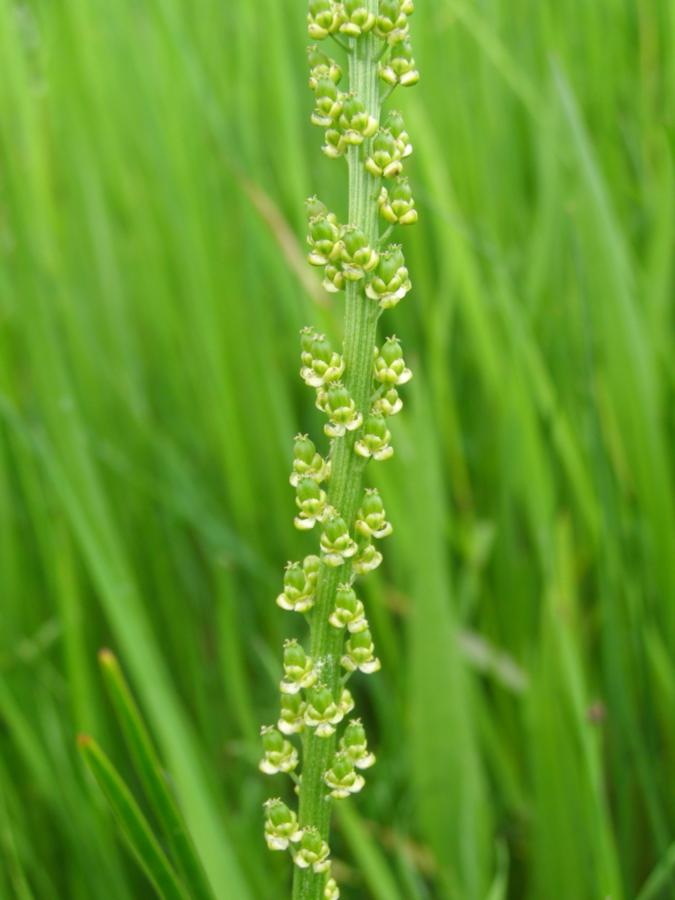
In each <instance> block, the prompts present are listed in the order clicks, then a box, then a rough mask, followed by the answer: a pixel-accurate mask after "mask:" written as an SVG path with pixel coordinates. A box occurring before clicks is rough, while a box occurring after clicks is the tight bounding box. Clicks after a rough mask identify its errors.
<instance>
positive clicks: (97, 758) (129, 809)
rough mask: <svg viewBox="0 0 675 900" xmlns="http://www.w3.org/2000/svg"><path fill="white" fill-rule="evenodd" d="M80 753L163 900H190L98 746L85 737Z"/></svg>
mask: <svg viewBox="0 0 675 900" xmlns="http://www.w3.org/2000/svg"><path fill="white" fill-rule="evenodd" d="M77 743H78V746H79V748H80V752H81V753H82V756H83V757H84V761H85V762H86V764H87V766H88V767H89V770H90V772H91V773H92V775H93V776H94V778H95V779H96V782H97V784H98V786H99V787H100V788H101V790H102V791H103V793H104V794H105V796H106V798H107V800H108V803H109V804H110V806H111V808H112V810H113V812H114V814H115V816H116V818H117V820H118V821H119V824H120V827H121V829H122V832H123V834H124V836H125V837H126V839H127V841H128V843H129V847H130V848H131V851H132V852H133V854H134V856H135V857H136V859H137V860H138V863H139V865H140V866H141V868H142V869H143V871H144V872H145V874H146V875H147V877H148V879H149V880H150V881H151V882H152V885H153V887H154V888H155V890H156V892H157V894H158V896H159V897H161V898H162V900H187V898H188V895H187V894H186V893H185V891H184V890H183V888H182V886H181V884H180V882H179V881H178V878H177V877H176V873H175V872H174V871H173V869H172V868H171V865H170V863H169V861H168V859H167V858H166V855H165V854H164V852H163V850H162V848H161V847H160V846H159V844H158V843H157V840H156V839H155V837H154V835H153V833H152V831H151V830H150V826H149V825H148V822H147V820H146V818H145V816H144V815H143V813H142V812H141V810H140V809H139V807H138V804H137V803H136V801H135V800H134V798H133V797H132V796H131V792H130V791H129V789H128V788H127V786H126V785H125V783H124V782H123V781H122V779H121V778H120V776H119V774H118V773H117V771H116V769H115V767H114V766H113V765H112V763H111V762H110V760H109V759H108V757H107V756H106V755H105V753H104V752H103V751H102V750H101V748H100V747H99V746H98V744H97V743H96V742H95V741H94V740H93V739H92V738H90V737H89V736H88V735H86V734H82V735H80V736H79V737H78V739H77Z"/></svg>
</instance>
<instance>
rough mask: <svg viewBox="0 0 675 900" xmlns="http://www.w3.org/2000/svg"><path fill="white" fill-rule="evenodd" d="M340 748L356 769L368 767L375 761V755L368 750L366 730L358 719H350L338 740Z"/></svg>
mask: <svg viewBox="0 0 675 900" xmlns="http://www.w3.org/2000/svg"><path fill="white" fill-rule="evenodd" d="M340 749H341V751H342V752H343V753H346V754H347V756H349V758H350V759H351V760H352V762H353V763H354V765H355V766H356V767H357V768H358V769H369V768H370V766H372V765H374V763H375V756H374V754H373V753H370V752H369V751H368V741H367V739H366V731H365V728H364V727H363V725H362V724H361V720H360V719H352V721H351V722H350V723H349V725H347V727H346V728H345V730H344V734H343V735H342V739H341V740H340Z"/></svg>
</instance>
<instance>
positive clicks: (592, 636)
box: [0, 0, 675, 900]
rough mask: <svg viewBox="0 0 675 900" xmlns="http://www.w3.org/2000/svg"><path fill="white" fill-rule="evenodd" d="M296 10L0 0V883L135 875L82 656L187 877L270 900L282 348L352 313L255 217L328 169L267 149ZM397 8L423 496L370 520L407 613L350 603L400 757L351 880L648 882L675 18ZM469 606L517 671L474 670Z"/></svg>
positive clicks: (402, 467) (660, 765) (412, 477)
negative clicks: (80, 744) (109, 662)
mask: <svg viewBox="0 0 675 900" xmlns="http://www.w3.org/2000/svg"><path fill="white" fill-rule="evenodd" d="M293 19H294V17H289V16H286V15H285V11H284V8H283V6H282V5H281V4H278V3H274V2H273V0H258V2H256V3H253V2H251V0H245V2H244V0H242V2H240V3H237V4H230V5H226V6H223V5H222V4H218V3H216V2H215V0H205V2H204V3H203V4H201V5H200V8H199V15H195V13H194V10H193V9H192V7H189V6H187V5H185V4H181V3H178V2H175V0H150V2H148V3H146V4H144V5H142V6H139V5H138V4H136V3H133V2H131V0H120V2H118V3H115V4H112V5H111V4H103V3H102V0H87V2H85V0H64V2H62V3H59V4H52V3H46V2H41V0H34V2H30V3H17V2H15V0H0V60H2V63H1V65H2V78H0V320H1V322H2V331H1V333H0V341H1V342H2V343H1V350H0V417H1V422H2V424H1V426H0V509H1V510H2V516H3V527H2V529H0V571H1V572H2V579H3V616H2V624H1V625H0V670H1V678H0V720H1V722H2V732H1V733H0V742H1V743H0V748H1V749H0V846H1V848H2V849H1V851H0V852H1V853H2V857H3V860H7V864H6V865H3V866H2V867H0V895H2V896H3V897H4V896H8V897H19V898H21V900H26V898H36V900H37V898H39V900H60V898H63V897H64V896H67V897H69V898H73V900H85V898H86V900H97V898H100V900H109V898H110V897H111V896H115V897H126V896H137V897H142V896H146V895H147V891H146V886H145V882H144V881H142V880H141V879H140V877H139V876H138V875H137V873H136V872H135V870H134V868H133V867H132V866H129V865H128V864H127V862H126V860H125V858H124V857H123V855H122V854H120V853H119V851H118V849H117V846H116V844H115V841H114V838H113V831H112V828H111V825H110V823H109V821H108V818H107V816H106V815H105V814H104V813H103V812H102V811H100V810H99V809H98V808H93V807H92V803H91V794H90V790H89V787H88V786H87V785H86V784H85V782H84V780H83V777H82V772H81V769H80V767H79V766H78V760H77V759H76V758H75V754H74V752H73V749H72V735H73V734H74V733H75V732H76V731H79V730H85V731H90V732H94V733H96V735H97V736H99V735H100V740H101V743H102V744H104V745H105V746H106V748H110V752H111V754H112V753H113V751H114V748H115V746H116V742H115V740H114V739H112V738H111V736H110V735H109V734H107V731H108V729H109V726H110V721H111V719H110V710H109V709H108V707H107V705H106V703H105V702H104V698H103V695H102V693H101V691H100V688H99V686H98V684H97V682H96V679H95V677H94V672H93V663H92V654H93V651H94V650H95V648H96V647H98V646H101V645H102V644H104V643H113V644H114V646H115V647H116V649H118V650H119V652H120V654H121V655H122V656H123V658H124V660H125V663H126V665H127V666H128V669H129V673H130V675H131V679H132V682H133V685H134V688H135V691H136V692H137V694H138V696H139V700H140V701H141V705H142V707H143V709H144V710H145V713H146V715H147V717H148V719H149V720H150V724H151V725H152V728H153V731H154V732H155V734H156V736H157V740H158V743H159V745H160V750H161V754H162V756H163V757H164V758H165V759H166V761H167V764H168V766H169V768H170V770H171V771H172V772H173V773H174V776H175V790H176V795H177V798H178V800H179V801H180V803H181V806H182V808H183V810H184V813H185V817H186V820H187V823H188V827H189V829H190V831H191V833H192V834H193V835H194V838H195V843H196V844H197V846H198V847H199V851H200V854H201V857H202V862H203V864H204V867H205V869H206V871H207V874H208V876H209V880H210V882H211V884H212V885H213V888H214V891H215V892H216V894H217V896H218V897H231V896H232V895H233V893H232V892H233V890H234V894H235V895H236V896H237V897H238V898H246V897H248V896H250V897H256V898H258V897H260V898H269V900H273V898H275V897H278V896H280V893H282V892H283V891H284V890H285V888H284V887H283V885H284V883H285V882H284V878H285V867H284V870H283V871H282V868H278V869H277V868H275V867H274V864H270V862H269V860H268V858H267V856H266V855H265V854H266V850H265V848H264V844H263V842H262V840H261V838H260V804H261V802H262V799H263V796H262V794H261V791H262V787H261V786H260V785H259V781H258V777H257V775H256V773H255V757H254V749H253V746H252V743H251V730H252V728H251V723H252V722H253V721H255V719H257V718H258V714H257V712H256V710H257V709H258V710H259V709H260V707H261V705H262V703H263V698H265V697H269V696H270V694H271V693H272V692H270V690H269V685H270V684H271V683H272V681H273V680H276V678H277V675H278V672H277V671H276V670H275V669H274V665H275V663H273V662H270V659H273V657H272V656H271V654H270V648H276V647H277V646H278V645H279V643H280V641H281V638H282V635H281V633H280V627H281V622H280V620H279V617H278V616H276V614H273V613H272V612H271V611H272V610H273V605H272V599H271V598H273V596H274V592H275V590H276V589H277V585H276V582H275V579H274V577H273V576H270V572H275V571H276V569H277V567H278V565H279V562H280V561H281V562H282V561H283V560H285V559H288V558H296V557H297V556H298V555H299V553H298V547H299V544H298V543H297V540H298V539H296V538H291V537H289V534H288V529H287V527H286V522H287V516H288V512H289V509H290V507H291V498H290V497H289V496H288V494H287V492H286V491H285V490H284V487H283V486H284V482H285V473H286V470H287V465H286V461H287V460H286V458H285V454H287V451H288V444H287V436H288V435H289V434H292V433H294V432H295V431H297V430H298V425H299V424H300V425H304V424H306V423H307V424H308V423H309V418H310V417H311V416H312V412H311V411H310V410H309V408H308V404H307V398H306V396H304V395H302V397H301V395H300V394H299V393H298V394H296V393H295V392H294V391H295V388H294V387H293V386H294V385H295V380H294V378H293V375H292V373H291V372H290V371H289V370H288V363H287V360H291V359H293V358H294V353H295V338H294V335H295V333H296V331H297V328H299V327H300V325H301V324H302V323H303V322H304V321H305V320H306V319H308V318H316V317H319V318H322V319H325V322H326V323H327V324H330V323H331V322H334V321H335V320H336V318H339V316H340V314H341V313H340V309H339V306H328V307H325V308H321V309H318V308H317V309H313V310H312V314H311V316H309V317H308V316H307V309H308V307H309V305H310V304H311V303H312V299H311V296H310V294H309V293H308V292H307V291H306V290H305V289H304V288H303V285H302V284H301V283H300V282H299V280H298V278H297V275H296V273H295V270H294V268H293V266H292V264H290V261H289V259H287V258H286V256H285V255H284V254H289V253H292V251H290V250H289V246H288V242H287V241H286V244H285V245H281V244H280V243H279V242H278V241H277V239H276V236H275V232H274V230H270V227H269V217H268V219H267V220H266V219H265V218H264V216H263V217H261V214H260V209H261V208H262V209H268V210H269V209H270V208H271V209H273V210H276V212H277V214H278V215H279V216H281V217H282V219H283V220H284V221H285V222H286V223H287V225H288V227H289V228H290V229H292V231H293V232H295V234H297V235H298V236H300V235H301V234H302V230H303V226H302V208H301V202H300V198H303V197H304V196H306V195H307V194H308V193H310V192H311V191H310V187H309V183H310V182H311V183H312V184H315V183H317V181H319V180H321V181H322V182H323V183H327V182H328V180H329V178H330V174H329V172H330V167H327V169H326V173H325V174H324V173H323V172H321V173H320V177H318V176H317V173H316V172H314V171H312V168H313V167H315V166H316V165H317V163H316V162H315V159H316V149H317V146H316V135H315V134H313V133H310V129H309V126H308V128H307V131H306V132H305V133H298V131H297V123H298V122H299V121H301V120H302V114H301V111H300V110H299V109H298V105H299V103H300V102H301V101H300V99H299V98H302V97H304V93H303V90H304V89H303V87H302V85H303V83H304V79H305V70H304V66H303V65H302V46H303V41H304V35H303V34H302V33H301V29H296V28H295V23H294V21H293ZM415 25H416V51H417V52H416V56H417V59H418V63H419V67H420V70H422V71H423V72H424V80H423V82H422V84H421V86H420V88H419V90H418V93H417V97H416V98H415V104H414V105H413V106H411V109H410V110H404V112H405V114H406V116H408V117H409V119H410V130H411V132H412V133H414V134H415V135H416V138H417V140H416V148H417V153H416V157H414V165H415V166H416V171H415V172H414V174H413V176H412V177H413V180H414V182H415V183H416V184H417V185H419V186H420V190H418V191H417V197H418V205H419V206H420V212H421V216H420V219H421V223H422V224H421V225H420V227H419V229H418V230H417V233H416V234H413V235H411V236H410V237H409V238H408V239H407V241H408V242H407V245H406V254H407V256H408V259H409V265H410V269H411V271H414V272H415V275H416V284H415V289H416V290H415V293H416V297H417V298H418V300H417V303H416V304H415V305H414V306H413V305H410V306H409V307H408V309H407V310H403V311H402V313H401V318H402V320H403V321H402V324H401V327H400V329H399V326H398V324H397V331H400V333H401V335H402V337H403V339H404V340H406V339H407V341H408V345H409V346H413V345H414V346H417V347H419V348H420V356H421V358H422V359H423V360H424V362H425V366H424V367H421V366H419V365H416V366H415V369H416V373H417V377H416V382H414V383H416V385H417V390H416V397H417V399H416V401H415V402H414V406H415V409H414V412H409V413H407V414H406V415H407V416H408V418H407V420H406V421H404V422H402V423H399V424H398V434H397V435H396V440H397V445H398V446H400V448H401V449H400V452H399V454H398V457H397V461H395V462H394V463H392V465H393V468H392V469H391V470H390V471H389V473H388V474H387V473H384V474H382V476H381V478H382V487H383V490H386V492H387V496H388V497H389V496H391V497H394V496H396V495H397V493H398V489H397V487H396V486H395V485H394V484H393V483H392V484H387V482H394V481H397V482H400V483H410V484H412V485H413V487H412V489H411V495H410V497H409V498H407V499H406V500H405V501H401V502H402V503H403V502H405V507H404V508H402V509H401V510H398V511H397V510H396V509H394V508H393V507H392V509H391V517H392V519H394V521H397V522H400V521H402V520H403V518H404V517H405V516H409V519H410V525H409V526H408V527H407V528H406V527H405V526H404V527H403V528H399V531H398V536H397V537H396V536H395V538H394V539H395V540H396V541H397V546H396V550H395V552H392V553H391V554H390V557H391V562H390V565H392V566H395V571H393V570H390V571H391V576H392V578H391V583H395V584H396V585H397V586H399V587H401V588H402V589H403V591H404V592H403V595H401V594H399V593H395V592H394V591H393V590H392V589H391V587H390V582H389V579H388V577H387V573H386V572H385V574H384V575H383V577H382V578H381V579H380V581H379V582H378V584H377V586H375V587H373V588H372V597H371V598H370V600H371V601H372V603H371V605H372V607H373V609H374V612H373V617H372V618H373V626H374V636H375V640H376V642H377V643H378V645H379V646H380V647H382V655H383V660H382V661H383V675H382V680H381V682H380V683H379V685H373V686H372V687H371V686H369V688H368V693H367V694H366V695H365V696H364V698H363V703H364V704H367V705H368V708H369V710H370V713H369V719H370V725H369V727H371V728H372V729H374V730H377V732H378V733H379V736H380V739H379V741H378V743H379V746H380V753H379V756H380V759H381V760H385V759H388V760H389V763H387V766H386V767H384V766H381V767H380V768H379V771H378V773H377V779H375V778H374V779H373V784H372V789H371V790H369V791H368V793H367V796H365V795H364V804H363V805H360V807H359V810H358V812H357V811H354V810H350V812H349V813H348V814H347V816H348V818H346V819H345V822H344V823H343V824H342V827H341V830H340V834H341V836H342V839H343V840H344V841H345V842H346V844H349V843H350V842H351V841H354V840H356V841H357V843H358V846H359V847H365V850H364V851H363V852H364V853H365V854H366V861H365V862H364V861H360V862H359V865H360V866H361V867H362V870H363V873H364V876H365V881H364V880H359V877H358V876H357V875H356V874H355V873H353V872H350V871H349V870H347V871H346V872H344V873H343V875H344V876H345V877H343V878H342V881H343V882H344V884H345V885H346V888H345V895H346V896H349V895H350V893H351V894H352V895H353V896H354V897H361V896H363V897H368V896H371V895H372V896H375V897H383V896H388V894H387V890H388V888H387V885H391V883H392V882H393V883H394V884H396V885H397V886H398V889H399V892H400V895H401V897H402V898H408V897H410V898H415V900H418V898H419V900H428V898H453V900H459V898H461V900H474V898H475V900H483V898H484V897H487V896H488V892H490V893H489V897H490V900H492V898H494V897H496V896H512V897H518V898H520V897H528V898H532V900H534V898H537V900H539V898H546V897H549V896H552V894H553V893H554V894H555V896H557V897H564V898H574V900H586V898H587V900H597V898H598V897H605V896H611V897H612V900H621V898H626V900H627V898H630V897H634V896H637V895H638V894H639V892H640V890H642V888H643V886H644V890H643V894H642V896H643V897H649V898H650V900H656V898H665V897H667V896H669V895H670V894H672V892H673V890H675V881H674V877H675V876H674V872H675V867H674V866H673V854H672V836H673V831H674V829H675V796H674V793H673V783H672V771H673V766H674V765H675V719H674V717H673V708H675V707H674V704H675V689H674V688H673V685H674V684H675V672H674V665H673V654H672V648H673V646H675V602H674V601H675V554H673V546H674V545H675V528H674V518H675V513H674V510H673V504H674V501H673V466H672V461H673V457H672V440H673V416H672V409H673V403H672V400H673V387H674V382H675V379H674V377H673V376H674V370H673V366H672V326H673V309H672V297H673V267H672V247H673V239H674V237H675V200H674V198H675V178H674V173H675V169H674V167H673V136H672V135H673V132H672V128H673V121H674V114H675V102H674V92H675V7H674V6H673V4H669V3H657V2H651V0H643V2H640V3H639V4H620V3H618V2H616V0H596V2H594V3H587V2H584V0H559V2H555V3H554V2H552V0H512V2H510V3H508V4H504V3H502V2H499V0H488V2H486V3H482V4H476V3H473V2H469V0H444V2H441V3H439V4H428V3H424V2H422V0H420V2H419V3H418V10H417V12H416V22H415ZM253 46H255V47H256V48H257V49H256V52H255V53H253V52H251V48H252V47H253ZM224 48H226V52H225V50H224ZM263 60H264V64H263V63H262V62H261V61H263ZM552 60H554V62H553V63H552ZM235 73H236V75H235ZM303 102H304V101H303ZM310 160H311V163H310ZM310 175H311V177H310ZM335 177H336V179H337V177H338V176H337V175H336V176H335ZM244 178H245V179H246V182H244ZM245 183H247V184H249V185H254V186H255V190H256V191H258V192H262V196H265V197H266V198H268V200H269V204H271V207H270V206H269V205H268V206H267V207H265V205H264V204H263V206H262V207H261V206H260V204H258V206H257V208H256V207H254V206H253V205H252V204H251V201H250V199H249V196H250V191H249V192H248V193H247V192H246V190H245V189H244V184H245ZM338 190H339V187H338V184H337V180H336V181H335V182H334V183H333V191H334V192H336V191H338ZM327 193H328V194H330V191H328V192H327ZM259 196H260V195H259ZM331 199H332V198H331V197H330V196H327V197H326V200H327V201H330V200H331ZM424 397H426V398H428V399H426V400H423V399H422V398H424ZM404 514H405V516H404ZM292 541H296V543H292ZM420 553H421V554H422V556H423V560H424V564H423V565H420V563H419V554H420ZM460 628H461V629H466V628H468V629H470V630H471V632H472V633H476V634H479V635H480V636H481V638H484V639H485V640H487V641H489V642H490V644H491V645H492V646H494V647H496V648H497V650H498V652H500V653H504V654H507V655H508V656H509V657H512V658H513V659H514V660H515V661H516V662H517V663H518V664H519V666H520V667H521V668H522V669H523V670H524V671H525V673H526V674H527V684H528V687H527V688H525V689H524V690H523V691H521V692H519V693H518V692H514V691H513V690H509V689H508V688H506V687H505V686H504V684H502V683H501V682H499V681H498V680H496V679H495V678H494V677H493V676H492V675H491V674H489V673H486V672H485V671H480V672H479V671H478V670H477V669H475V668H474V667H473V666H472V664H471V663H467V659H466V656H465V654H463V653H460V651H459V649H458V644H457V635H458V633H459V629H460ZM387 655H388V656H389V659H387ZM394 661H400V663H399V665H393V664H392V663H393V662H394ZM386 673H389V674H386ZM402 673H407V674H405V675H404V674H402ZM224 674H225V675H226V676H227V677H223V675H224ZM420 698H424V699H425V700H426V704H427V705H423V704H421V703H420ZM422 718H423V719H424V721H421V719H422ZM401 720H403V721H405V722H406V723H407V726H406V732H407V736H406V740H405V741H401V740H400V733H399V724H398V723H399V722H400V721H401ZM430 724H432V725H433V732H432V734H431V735H429V734H428V733H427V732H428V726H429V725H430ZM114 758H116V759H117V758H118V757H117V755H115V757H114ZM122 774H126V773H124V772H123V773H122ZM350 815H351V818H349V816H350ZM383 834H384V835H385V837H386V840H385V839H384V838H382V840H380V838H381V837H382V835H383ZM362 839H363V840H368V839H370V844H369V845H368V844H366V845H363V844H361V840H362ZM497 839H499V846H500V848H501V849H500V851H499V852H495V847H496V846H497ZM380 844H381V846H380ZM504 848H506V852H505V849H504ZM669 848H670V849H669ZM335 852H336V856H338V857H339V856H340V845H339V840H338V842H337V843H336V848H335ZM352 854H353V855H354V856H355V857H356V853H355V852H354V851H353V849H350V855H352ZM345 855H346V854H345ZM507 860H508V875H507V863H506V861H507ZM350 878H351V885H352V887H351V889H350V886H349V883H350ZM507 879H508V880H507ZM648 879H649V880H648ZM233 885H234V886H235V887H234V888H233Z"/></svg>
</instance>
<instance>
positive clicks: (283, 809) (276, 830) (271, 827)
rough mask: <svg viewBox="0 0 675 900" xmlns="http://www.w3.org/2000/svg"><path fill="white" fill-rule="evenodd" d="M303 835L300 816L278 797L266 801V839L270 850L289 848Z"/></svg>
mask: <svg viewBox="0 0 675 900" xmlns="http://www.w3.org/2000/svg"><path fill="white" fill-rule="evenodd" d="M301 837H302V830H301V829H300V828H299V827H298V817H297V815H296V814H295V813H294V812H293V810H291V809H289V808H288V807H287V806H286V804H285V803H283V802H282V801H281V800H279V799H278V798H276V797H275V798H274V799H273V800H268V801H267V802H266V803H265V841H266V842H267V846H268V847H269V848H270V850H287V849H288V845H289V843H294V844H295V843H297V842H298V841H299V840H300V838H301Z"/></svg>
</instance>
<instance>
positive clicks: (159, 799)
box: [98, 650, 213, 900]
mask: <svg viewBox="0 0 675 900" xmlns="http://www.w3.org/2000/svg"><path fill="white" fill-rule="evenodd" d="M98 659H99V663H100V666H101V670H102V672H103V676H104V678H105V681H106V685H107V687H108V691H109V693H110V696H111V699H112V701H113V704H114V707H115V712H116V714H117V718H118V720H119V722H120V725H121V727H122V730H123V732H124V736H125V739H126V741H127V744H128V746H129V750H130V752H131V755H132V758H133V761H134V765H135V767H136V771H137V772H138V776H139V778H140V780H141V784H142V785H143V788H144V790H145V792H146V794H147V796H148V799H149V801H150V803H151V805H152V808H153V810H154V811H155V814H156V816H157V819H158V820H159V822H160V824H161V826H162V829H163V831H164V834H165V836H166V839H167V841H168V843H169V847H170V848H171V851H172V854H173V857H174V859H175V861H176V864H177V866H178V868H179V870H180V873H181V875H182V876H183V879H184V881H185V883H186V885H187V886H188V888H189V889H190V894H191V896H193V897H194V898H195V900H212V897H213V894H212V893H211V890H210V888H209V887H208V884H207V882H206V876H205V874H204V871H203V869H202V866H201V864H200V862H199V859H198V858H197V855H196V853H195V849H194V846H193V844H192V841H191V839H190V837H189V835H188V833H187V831H186V828H185V823H184V821H183V817H182V816H181V814H180V812H179V810H178V807H177V806H176V803H175V801H174V798H173V796H172V794H171V792H170V791H169V788H168V786H167V782H166V776H165V774H164V771H163V769H162V764H161V762H160V760H159V757H158V756H157V751H156V750H155V747H154V745H153V742H152V739H151V737H150V734H149V732H148V729H147V728H146V726H145V722H144V721H143V718H142V716H141V713H140V711H139V709H138V706H137V705H136V703H135V701H134V698H133V696H132V694H131V691H130V690H129V686H128V684H127V682H126V679H125V678H124V675H123V673H122V670H121V668H120V665H119V662H118V661H117V658H116V657H115V655H114V654H113V653H112V652H111V651H110V650H101V652H100V653H99V656H98Z"/></svg>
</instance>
